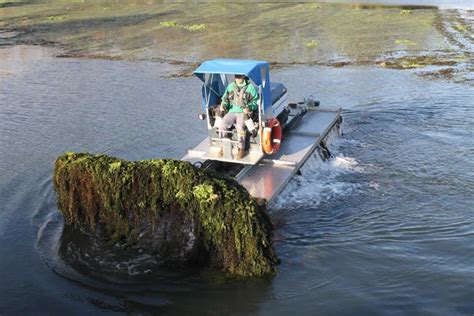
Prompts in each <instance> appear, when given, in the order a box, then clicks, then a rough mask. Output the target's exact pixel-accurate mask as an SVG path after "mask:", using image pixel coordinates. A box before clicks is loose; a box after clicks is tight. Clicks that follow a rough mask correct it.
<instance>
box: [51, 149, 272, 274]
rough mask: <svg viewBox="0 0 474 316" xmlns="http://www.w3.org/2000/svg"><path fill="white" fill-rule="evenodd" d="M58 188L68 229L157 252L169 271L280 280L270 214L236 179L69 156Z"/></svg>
mask: <svg viewBox="0 0 474 316" xmlns="http://www.w3.org/2000/svg"><path fill="white" fill-rule="evenodd" d="M53 181H54V187H55V190H56V193H57V202H58V207H59V209H60V210H61V212H62V214H63V216H64V219H65V222H66V226H68V225H69V226H72V227H74V228H80V229H82V230H86V231H89V232H95V231H100V232H101V234H102V235H103V236H105V238H106V239H107V240H108V241H110V242H116V241H122V242H126V243H127V244H129V245H133V246H137V245H138V246H140V247H143V248H146V249H147V250H153V251H154V254H155V255H156V256H158V257H161V259H169V260H168V261H167V260H164V261H166V262H167V263H168V265H171V266H176V265H177V264H178V265H179V264H181V263H183V262H184V263H186V264H193V265H194V264H200V265H203V266H210V267H216V268H220V269H222V270H223V271H225V272H227V273H228V274H230V275H231V276H243V277H247V276H265V275H274V274H275V273H276V268H275V267H276V265H277V263H278V259H277V257H276V255H275V251H274V249H273V244H272V234H273V226H272V224H271V222H270V220H269V218H268V216H267V215H266V213H265V208H264V206H261V205H259V204H258V203H257V201H256V200H255V199H254V198H252V197H251V196H250V195H249V194H248V192H247V191H246V190H245V189H244V188H243V187H242V186H240V185H239V184H238V183H237V182H236V181H235V180H233V179H230V178H226V177H224V176H221V175H219V174H215V173H212V172H210V171H207V170H203V169H199V168H196V167H194V166H193V165H191V164H190V163H188V162H184V161H178V160H171V159H163V160H159V159H156V160H142V161H126V160H120V159H117V158H113V157H109V156H106V155H92V154H88V153H65V154H63V155H61V156H60V157H58V158H57V160H56V162H55V170H54V179H53ZM187 255H189V256H187Z"/></svg>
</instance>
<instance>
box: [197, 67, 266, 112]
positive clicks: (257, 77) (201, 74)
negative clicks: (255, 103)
mask: <svg viewBox="0 0 474 316" xmlns="http://www.w3.org/2000/svg"><path fill="white" fill-rule="evenodd" d="M269 69H270V67H269V65H268V63H267V62H266V61H258V60H242V59H214V60H208V61H205V62H203V63H202V64H201V65H200V66H199V67H198V68H197V69H196V70H195V71H194V74H195V75H196V76H197V77H198V78H199V79H201V81H202V82H204V86H203V105H204V106H206V103H207V104H209V100H213V99H214V98H215V97H221V96H222V95H223V94H224V90H225V85H224V82H223V80H222V77H219V76H212V75H245V76H247V77H249V78H250V80H252V81H253V83H254V84H256V85H257V86H258V90H259V91H261V95H262V106H263V109H264V111H265V109H266V108H268V107H270V106H271V105H272V104H271V103H272V101H271V93H270V71H269Z"/></svg>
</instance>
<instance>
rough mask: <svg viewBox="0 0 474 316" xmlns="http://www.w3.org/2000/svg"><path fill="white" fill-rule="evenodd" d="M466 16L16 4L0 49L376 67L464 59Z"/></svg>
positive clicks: (259, 6) (413, 11)
mask: <svg viewBox="0 0 474 316" xmlns="http://www.w3.org/2000/svg"><path fill="white" fill-rule="evenodd" d="M20 4H21V5H20ZM473 14H474V13H473V11H461V10H438V9H437V8H436V7H433V6H394V5H362V4H329V3H311V2H306V3H305V2H291V1H273V2H270V3H269V2H261V1H256V2H252V3H249V2H222V1H206V2H195V1H186V2H169V1H146V2H145V1H132V0H128V1H120V2H115V1H82V2H79V1H48V2H47V3H46V2H45V3H43V2H40V1H33V2H28V1H24V2H11V3H10V4H9V5H6V6H5V7H4V8H0V15H1V16H2V21H1V22H0V27H2V28H3V29H4V30H5V31H13V32H17V34H18V35H17V36H16V37H15V38H9V39H8V40H7V39H5V40H3V42H2V40H1V39H0V46H2V45H6V44H5V43H8V44H9V45H14V44H34V45H38V44H40V45H47V46H54V47H59V48H61V49H62V50H63V53H62V54H61V56H62V57H88V58H103V59H125V60H154V61H165V62H180V63H187V64H189V65H190V67H188V68H187V69H186V71H184V72H183V73H181V74H180V75H186V74H188V75H189V74H191V73H192V69H193V68H192V66H191V65H194V64H195V63H199V62H202V61H203V60H207V59H212V58H221V57H228V58H244V59H262V60H267V61H269V62H271V63H273V64H278V65H292V64H307V65H327V66H338V67H340V66H346V65H374V66H377V65H379V64H380V60H381V59H384V58H385V57H386V56H392V55H394V54H401V55H403V56H407V57H408V58H411V57H412V56H419V54H420V52H424V53H426V56H425V57H427V58H433V57H434V58H435V59H437V62H436V64H438V63H446V62H449V61H453V60H454V61H456V59H457V58H458V57H460V56H465V57H467V58H468V59H470V60H471V62H470V65H472V60H473V53H474V52H473V47H474V39H473V37H472V19H473ZM455 55H456V56H455ZM392 64H393V60H391V61H390V62H388V63H386V65H388V66H387V67H391V68H397V69H406V68H409V69H410V68H420V67H421V66H423V67H424V66H426V65H425V64H423V63H419V64H413V65H409V67H407V66H406V64H405V63H403V64H400V65H398V64H396V63H395V64H393V67H392V66H391V65H392ZM470 65H465V64H459V67H458V68H460V69H458V68H457V70H458V71H457V72H456V74H459V76H460V78H458V79H459V80H458V81H463V78H464V79H467V78H469V76H468V75H466V76H465V75H463V74H468V73H469V71H467V69H469V67H470ZM428 66H429V65H428Z"/></svg>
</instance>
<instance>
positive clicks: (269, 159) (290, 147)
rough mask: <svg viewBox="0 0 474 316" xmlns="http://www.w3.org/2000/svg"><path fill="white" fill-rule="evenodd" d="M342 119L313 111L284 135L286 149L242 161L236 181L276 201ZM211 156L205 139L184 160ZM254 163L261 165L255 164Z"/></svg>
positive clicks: (335, 114) (336, 114) (333, 113)
mask: <svg viewBox="0 0 474 316" xmlns="http://www.w3.org/2000/svg"><path fill="white" fill-rule="evenodd" d="M340 116H341V110H324V109H320V108H314V109H309V110H308V112H307V113H306V114H305V115H304V116H303V117H302V118H301V120H299V121H298V122H297V123H295V125H294V126H292V128H291V130H290V131H288V132H287V133H286V134H285V135H284V138H283V142H282V146H281V148H280V150H279V151H278V152H277V153H276V154H275V155H273V156H265V158H263V159H261V157H253V156H252V155H247V156H246V157H244V159H242V160H241V161H239V162H240V163H242V164H246V166H245V167H244V168H243V169H242V170H241V171H240V172H239V173H238V174H237V176H236V177H235V178H236V180H237V181H238V182H239V183H240V184H242V185H243V186H244V187H245V188H246V189H247V190H248V192H249V193H250V194H251V195H252V196H254V197H256V198H259V199H264V200H266V201H267V202H270V201H272V200H273V199H274V198H275V197H276V196H278V194H279V193H280V192H281V191H282V190H283V188H284V187H285V186H286V185H287V184H288V182H289V181H290V180H291V178H292V177H293V176H294V175H295V174H296V173H297V172H298V170H299V169H300V168H301V166H302V165H303V164H304V163H305V162H306V160H307V159H308V158H309V157H310V156H311V154H312V153H313V152H314V151H315V150H316V148H317V147H318V146H321V142H322V141H323V140H324V139H325V138H326V137H327V136H328V134H329V132H330V131H331V129H332V128H333V127H335V126H336V124H337V123H338V122H339V120H340ZM211 154H212V153H211ZM216 155H217V153H216ZM209 156H210V154H209V139H205V140H203V141H202V142H201V143H200V144H199V145H198V146H197V147H195V148H194V149H193V150H190V151H189V152H188V154H187V155H186V156H185V157H183V159H182V160H187V161H191V162H194V161H198V160H201V161H202V160H203V159H212V157H209ZM253 161H259V162H258V163H257V164H255V162H253ZM230 162H235V161H230Z"/></svg>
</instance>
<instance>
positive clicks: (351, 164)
mask: <svg viewBox="0 0 474 316" xmlns="http://www.w3.org/2000/svg"><path fill="white" fill-rule="evenodd" d="M363 171H364V167H362V166H361V165H360V164H359V162H358V161H357V160H356V159H355V158H351V157H345V156H344V155H342V154H337V155H336V156H335V157H333V158H330V159H329V160H327V161H323V160H322V159H321V158H320V157H319V154H318V153H317V152H315V153H314V154H313V155H312V156H311V157H310V158H309V159H308V161H306V163H305V164H304V165H303V167H302V168H301V175H297V176H295V177H294V178H293V179H292V180H291V181H290V183H289V184H288V185H287V186H286V188H285V189H284V190H283V192H282V193H281V194H280V195H279V196H278V197H277V198H276V199H275V201H274V202H273V203H272V205H270V207H271V208H272V209H283V208H284V209H295V208H300V207H312V206H313V207H314V206H317V205H319V204H320V203H321V202H323V201H328V200H330V199H333V198H337V197H340V196H344V195H347V194H350V193H352V192H354V190H356V189H357V188H359V187H360V184H357V183H353V182H350V181H347V178H345V175H350V174H356V173H362V172H363Z"/></svg>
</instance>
